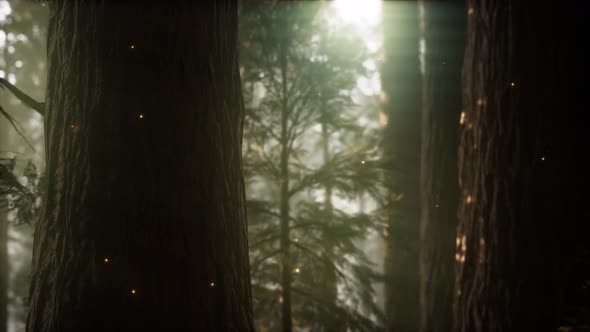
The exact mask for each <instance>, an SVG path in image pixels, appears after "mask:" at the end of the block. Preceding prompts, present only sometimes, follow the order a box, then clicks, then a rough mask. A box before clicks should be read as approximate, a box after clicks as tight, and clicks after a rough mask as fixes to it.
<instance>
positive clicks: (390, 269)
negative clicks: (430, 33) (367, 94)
mask: <svg viewBox="0 0 590 332" xmlns="http://www.w3.org/2000/svg"><path fill="white" fill-rule="evenodd" d="M418 23H419V22H418V5H417V2H416V1H392V2H388V3H386V4H385V6H384V29H385V30H384V37H385V40H384V43H385V44H384V48H385V57H384V63H383V66H382V71H381V73H382V75H381V76H382V86H383V93H384V94H383V98H382V102H383V109H384V112H385V114H386V117H387V119H388V120H387V123H386V124H385V128H384V131H383V134H384V137H383V159H384V164H385V165H386V166H385V167H387V170H386V183H387V190H388V197H386V201H385V203H386V208H387V209H386V211H387V226H388V227H387V230H388V236H387V237H386V239H385V244H386V249H385V250H386V252H385V273H386V300H385V314H386V331H396V332H398V331H417V330H418V321H419V301H418V298H419V296H418V287H419V278H418V261H419V253H418V241H419V210H420V209H419V208H420V206H419V176H420V171H419V170H420V119H421V115H420V114H421V113H420V107H421V106H420V101H421V99H420V96H421V79H420V64H419V58H418V50H419V48H418V41H419V29H418Z"/></svg>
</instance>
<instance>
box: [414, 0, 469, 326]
mask: <svg viewBox="0 0 590 332" xmlns="http://www.w3.org/2000/svg"><path fill="white" fill-rule="evenodd" d="M422 3H423V5H424V17H423V22H424V30H423V36H424V43H425V46H426V47H425V55H424V67H425V69H424V77H423V85H422V87H423V88H422V89H423V90H422V146H421V150H422V158H421V166H420V168H421V174H420V203H421V209H420V331H424V332H436V331H440V332H443V331H450V330H451V326H452V318H453V315H452V295H453V293H452V291H453V287H454V283H455V279H454V275H455V271H454V268H455V266H454V264H453V262H454V255H455V237H456V229H457V204H458V182H457V181H458V180H457V173H458V168H457V149H458V144H459V142H458V141H459V119H460V118H459V117H460V113H461V92H462V90H461V65H462V63H463V53H464V50H465V47H464V37H465V28H466V26H465V19H464V17H465V16H466V15H465V10H466V9H465V8H464V7H465V6H464V5H463V2H462V1H460V0H459V1H455V0H447V1H424V2H422Z"/></svg>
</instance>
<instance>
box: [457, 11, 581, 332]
mask: <svg viewBox="0 0 590 332" xmlns="http://www.w3.org/2000/svg"><path fill="white" fill-rule="evenodd" d="M468 5H469V8H468V35H467V49H466V58H465V66H464V95H463V107H464V112H465V115H464V123H463V125H462V127H461V132H460V149H459V160H460V163H459V165H460V171H459V179H460V197H461V198H460V205H459V226H458V230H457V231H458V236H457V251H456V256H455V257H456V260H457V262H456V273H457V274H456V287H457V294H456V298H455V306H454V320H455V326H454V330H455V331H555V329H556V328H557V327H558V325H557V322H556V318H557V315H558V314H559V306H560V302H561V299H560V298H561V293H562V291H561V287H562V286H563V281H562V280H560V279H561V278H563V272H564V271H562V267H563V266H562V264H560V255H562V254H563V253H564V250H565V247H563V244H564V242H563V240H564V239H566V238H565V237H564V234H565V232H572V229H573V228H572V226H573V224H572V222H573V221H574V220H575V211H576V209H575V204H576V203H575V200H576V194H575V190H576V188H575V185H576V181H577V180H576V178H574V176H575V175H572V174H576V168H577V165H576V163H575V162H574V161H573V160H574V151H575V149H576V146H575V145H576V142H575V140H574V133H575V123H573V122H572V120H573V121H575V119H576V114H575V112H577V111H578V110H579V106H580V105H581V104H576V103H577V102H576V101H575V100H576V98H579V96H576V94H575V92H574V91H575V84H576V83H577V79H576V75H579V74H577V73H578V72H580V69H581V68H580V67H577V65H576V57H577V54H576V52H575V51H576V50H575V48H574V47H572V46H573V45H576V44H577V42H578V41H577V39H576V38H577V37H576V36H575V33H576V31H577V29H576V28H575V27H574V25H573V23H574V22H575V20H576V18H575V16H576V15H575V14H573V13H572V12H571V11H572V8H570V6H560V5H555V4H545V3H539V4H535V6H528V5H526V4H524V3H522V2H519V1H509V0H502V1H489V0H478V1H470V2H469V3H468ZM574 10H575V9H574ZM574 234H575V231H574ZM570 235H571V234H570ZM575 239H576V236H573V237H570V238H567V239H566V240H567V241H568V242H569V241H572V240H575ZM566 251H567V250H566ZM562 262H563V261H562Z"/></svg>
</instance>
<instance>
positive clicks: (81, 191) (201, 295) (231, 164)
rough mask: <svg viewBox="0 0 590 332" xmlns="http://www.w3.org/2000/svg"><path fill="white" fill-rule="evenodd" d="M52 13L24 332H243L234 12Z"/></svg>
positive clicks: (214, 8) (245, 309)
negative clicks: (38, 205)
mask: <svg viewBox="0 0 590 332" xmlns="http://www.w3.org/2000/svg"><path fill="white" fill-rule="evenodd" d="M52 6H53V8H52V13H51V21H50V28H49V43H48V56H49V77H48V79H49V82H48V90H47V103H46V115H45V128H46V146H47V149H46V151H47V179H48V183H47V187H48V188H47V192H46V194H45V197H44V199H43V204H44V205H43V209H42V213H41V217H40V220H39V223H38V224H37V229H36V233H35V245H34V253H33V277H32V284H31V291H30V312H29V316H28V322H27V331H35V332H36V331H131V330H133V331H170V330H181V329H183V330H195V331H230V330H231V331H234V330H253V322H252V312H251V310H252V309H251V295H250V277H249V264H248V247H247V233H246V216H245V208H244V206H245V205H244V186H243V179H242V169H241V130H242V117H243V105H242V97H241V93H240V78H239V70H238V58H237V47H236V46H237V4H236V1H230V0H228V1H207V2H194V3H192V4H191V2H189V1H174V2H167V3H156V2H144V3H142V4H141V5H139V4H137V5H133V4H131V3H130V2H124V3H121V2H118V1H102V2H90V1H89V2H86V3H83V2H81V1H80V2H74V1H65V0H58V1H55V2H53V3H52Z"/></svg>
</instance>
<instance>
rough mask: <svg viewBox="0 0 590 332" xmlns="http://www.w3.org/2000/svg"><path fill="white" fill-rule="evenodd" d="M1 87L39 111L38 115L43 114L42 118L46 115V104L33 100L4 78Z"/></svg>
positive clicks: (0, 81)
mask: <svg viewBox="0 0 590 332" xmlns="http://www.w3.org/2000/svg"><path fill="white" fill-rule="evenodd" d="M0 87H2V88H7V89H8V90H9V91H10V92H12V94H13V95H14V96H15V97H16V98H18V100H20V101H22V102H23V103H25V104H26V105H27V106H29V107H30V108H32V109H34V110H35V111H37V113H39V114H41V115H42V116H44V115H45V103H41V102H38V101H36V100H35V99H33V98H31V96H29V95H27V94H26V93H24V92H22V91H21V90H19V89H18V88H17V87H16V86H14V85H12V83H10V82H8V81H7V80H5V79H4V78H1V77H0Z"/></svg>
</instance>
